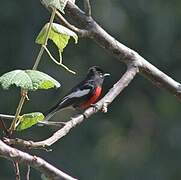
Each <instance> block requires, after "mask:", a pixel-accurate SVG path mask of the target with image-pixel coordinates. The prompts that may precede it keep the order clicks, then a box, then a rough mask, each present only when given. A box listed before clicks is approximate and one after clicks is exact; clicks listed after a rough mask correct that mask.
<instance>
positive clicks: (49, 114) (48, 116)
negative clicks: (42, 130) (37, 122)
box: [43, 107, 58, 121]
mask: <svg viewBox="0 0 181 180" xmlns="http://www.w3.org/2000/svg"><path fill="white" fill-rule="evenodd" d="M57 109H58V108H56V107H52V108H51V109H50V110H48V111H47V112H45V113H44V115H45V119H44V120H43V121H49V120H50V119H51V117H53V116H54V115H55V113H56V112H57Z"/></svg>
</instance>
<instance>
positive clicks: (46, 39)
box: [8, 7, 56, 135]
mask: <svg viewBox="0 0 181 180" xmlns="http://www.w3.org/2000/svg"><path fill="white" fill-rule="evenodd" d="M55 14H56V8H55V7H52V14H51V17H50V21H49V26H48V29H47V34H46V38H45V42H44V44H43V45H42V46H41V49H40V51H39V53H38V56H37V58H36V60H35V63H34V66H33V68H32V69H33V70H36V69H37V67H38V65H39V63H40V60H41V58H42V55H43V52H44V46H46V45H47V42H48V37H49V33H50V30H51V26H52V23H53V21H54V18H55ZM27 93H28V91H27V90H22V93H21V98H20V101H19V104H18V107H17V109H16V114H15V118H14V119H13V121H12V123H11V126H10V128H9V129H8V132H9V135H11V134H12V132H13V131H14V130H15V129H16V124H17V121H18V117H19V115H20V113H21V110H22V107H23V105H24V102H25V99H26V97H27Z"/></svg>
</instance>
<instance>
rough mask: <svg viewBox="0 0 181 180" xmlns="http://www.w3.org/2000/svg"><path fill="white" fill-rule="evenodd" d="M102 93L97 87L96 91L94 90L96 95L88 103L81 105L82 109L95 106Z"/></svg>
mask: <svg viewBox="0 0 181 180" xmlns="http://www.w3.org/2000/svg"><path fill="white" fill-rule="evenodd" d="M101 92H102V88H101V87H99V86H98V87H96V89H95V90H94V93H93V95H92V96H91V97H90V99H88V101H86V102H85V103H83V104H81V105H80V108H81V109H86V108H88V107H90V106H91V105H92V104H94V103H95V102H96V101H97V100H98V98H99V96H100V95H101Z"/></svg>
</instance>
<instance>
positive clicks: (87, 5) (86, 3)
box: [84, 0, 91, 17]
mask: <svg viewBox="0 0 181 180" xmlns="http://www.w3.org/2000/svg"><path fill="white" fill-rule="evenodd" d="M84 11H85V14H86V16H88V17H90V16H91V5H90V0H84Z"/></svg>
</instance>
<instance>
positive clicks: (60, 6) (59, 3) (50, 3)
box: [42, 0, 68, 13]
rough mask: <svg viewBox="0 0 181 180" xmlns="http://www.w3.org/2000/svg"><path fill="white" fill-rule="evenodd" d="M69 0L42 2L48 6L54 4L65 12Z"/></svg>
mask: <svg viewBox="0 0 181 180" xmlns="http://www.w3.org/2000/svg"><path fill="white" fill-rule="evenodd" d="M67 1H68V0H42V3H43V4H45V5H46V6H47V7H50V6H53V7H55V8H57V9H59V10H60V11H61V12H63V13H64V8H65V6H66V4H67Z"/></svg>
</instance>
